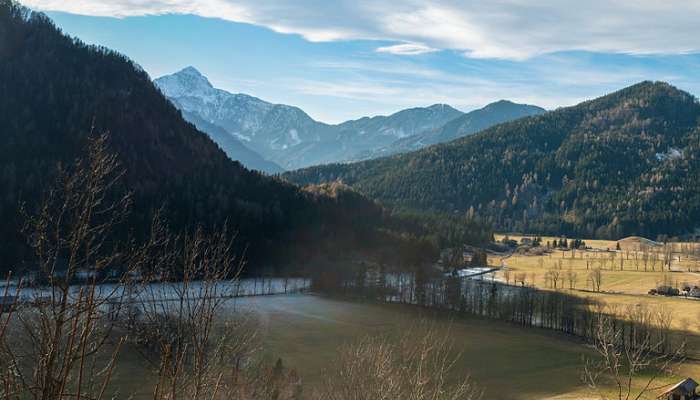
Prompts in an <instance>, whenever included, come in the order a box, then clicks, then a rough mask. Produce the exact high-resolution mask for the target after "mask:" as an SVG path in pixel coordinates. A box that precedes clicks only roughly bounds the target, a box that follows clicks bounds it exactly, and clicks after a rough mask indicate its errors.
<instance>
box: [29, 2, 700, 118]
mask: <svg viewBox="0 0 700 400" xmlns="http://www.w3.org/2000/svg"><path fill="white" fill-rule="evenodd" d="M23 4H25V5H26V6H29V7H31V8H32V9H35V10H40V11H44V12H46V13H47V14H48V15H49V16H50V17H52V18H53V19H54V21H55V22H56V24H57V25H58V26H59V27H61V28H62V29H63V30H64V31H65V32H66V33H68V34H71V35H74V36H78V37H79V38H81V39H82V40H83V41H85V42H87V43H92V44H99V45H103V46H106V47H109V48H112V49H115V50H118V51H120V52H122V53H124V54H126V55H127V56H129V57H130V58H131V59H132V60H134V62H136V63H137V64H139V65H140V66H141V67H143V68H144V69H145V70H146V71H147V72H148V73H149V74H150V75H151V77H152V78H157V77H159V76H162V75H164V74H170V73H173V72H176V71H178V70H180V69H182V68H185V67H187V66H194V67H195V68H197V69H198V70H199V71H201V72H202V73H203V74H204V75H206V76H207V77H208V78H209V80H210V81H211V82H212V84H213V85H214V86H216V87H219V88H222V89H225V90H228V91H230V92H233V93H246V94H250V95H253V96H256V97H259V98H261V99H263V100H266V101H270V102H273V103H283V104H290V105H295V106H298V107H300V108H302V109H303V110H304V111H306V112H307V113H308V114H309V115H311V116H312V117H313V118H315V119H317V120H319V121H323V122H329V123H338V122H342V121H344V120H348V119H356V118H360V117H362V116H373V115H386V114H391V113H393V112H396V111H399V110H401V109H404V108H408V107H420V106H428V105H431V104H435V103H446V104H450V105H451V106H453V107H455V108H458V109H460V110H463V111H469V110H471V109H475V108H479V107H482V106H484V105H486V104H488V103H490V102H493V101H496V100H500V99H508V100H512V101H516V102H521V103H529V104H535V105H539V106H541V107H545V108H547V109H554V108H557V107H561V106H568V105H573V104H576V103H578V102H580V101H583V100H587V99H591V98H595V97H598V96H601V95H604V94H606V93H609V92H612V91H615V90H617V89H621V88H623V87H625V86H629V85H631V84H634V83H637V82H639V81H642V80H662V81H667V82H670V83H672V84H674V85H676V86H678V87H679V88H681V89H683V90H686V91H688V92H690V93H692V94H694V95H696V96H697V95H698V94H700V40H697V38H698V37H700V23H698V21H700V1H697V0H665V1H663V2H662V1H658V0H653V1H652V0H615V1H610V0H586V1H585V2H580V1H578V2H574V1H570V0H568V1H565V0H489V1H484V0H482V1H476V0H422V1H418V0H400V1H397V0H25V1H23Z"/></svg>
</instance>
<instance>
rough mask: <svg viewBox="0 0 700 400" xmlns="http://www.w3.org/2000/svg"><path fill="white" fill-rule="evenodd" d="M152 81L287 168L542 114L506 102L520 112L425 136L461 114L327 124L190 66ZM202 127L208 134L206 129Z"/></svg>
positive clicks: (445, 110) (428, 112)
mask: <svg viewBox="0 0 700 400" xmlns="http://www.w3.org/2000/svg"><path fill="white" fill-rule="evenodd" d="M154 82H155V84H156V85H157V86H158V87H159V88H160V90H161V91H162V92H163V94H165V95H166V96H167V97H168V98H169V99H170V100H171V101H172V102H173V103H174V104H175V105H176V106H177V107H178V108H179V109H180V110H182V111H183V112H184V115H185V117H186V118H188V117H192V116H197V117H199V118H200V120H201V121H206V122H208V123H210V124H213V125H215V126H218V127H220V128H222V129H223V130H224V131H226V132H228V133H229V134H230V135H232V136H235V137H236V138H237V139H238V140H239V141H240V142H242V143H243V144H244V145H245V146H246V147H249V148H250V149H251V150H253V151H254V152H256V153H257V154H259V155H260V156H261V157H262V158H264V159H266V160H269V161H271V162H273V163H276V164H278V165H280V166H282V167H283V168H285V169H290V170H291V169H296V168H302V167H307V166H311V165H319V164H327V163H333V162H341V161H351V160H356V159H358V158H369V157H378V156H381V155H383V154H382V153H377V149H385V148H387V149H393V148H394V146H398V147H396V148H397V150H391V151H392V152H399V151H406V150H412V149H415V148H419V147H422V143H423V142H425V143H427V144H432V143H435V142H436V141H438V140H441V139H443V138H444V137H448V136H449V135H452V134H454V135H466V134H470V133H473V132H475V130H474V129H478V128H483V127H488V126H491V125H493V124H495V123H498V122H503V121H507V120H510V119H512V118H514V117H519V116H524V115H531V114H532V113H536V112H543V111H544V110H542V109H539V108H538V107H534V106H521V105H515V104H513V103H510V104H511V105H512V107H514V108H517V109H518V111H515V112H512V111H507V112H505V113H504V115H503V117H502V118H501V117H498V116H497V115H496V114H497V113H498V112H499V111H496V112H494V113H491V114H490V115H488V118H487V119H484V120H483V121H482V120H481V119H480V118H481V117H480V116H481V114H484V115H485V114H487V113H486V112H481V113H476V112H472V113H469V114H466V115H472V118H471V120H470V119H468V120H466V122H465V124H467V125H471V126H473V128H472V127H469V126H467V127H465V128H463V129H462V130H461V131H458V132H454V133H453V132H449V133H446V134H437V133H433V134H431V133H429V132H437V130H439V128H441V127H443V126H445V124H447V123H448V122H452V121H454V120H456V119H458V118H460V117H463V116H464V115H465V114H464V113H462V112H460V111H458V110H456V109H454V108H452V107H450V106H449V105H446V104H435V105H432V106H429V107H416V108H410V109H406V110H402V111H399V112H397V113H394V114H392V115H389V116H376V117H364V118H360V119H357V120H352V121H346V122H343V123H341V124H337V125H329V124H325V123H322V122H318V121H315V120H313V119H312V118H311V117H310V116H309V115H307V114H306V113H305V112H304V111H302V110H301V109H299V108H297V107H293V106H288V105H282V104H271V103H268V102H266V101H263V100H260V99H258V98H256V97H253V96H249V95H245V94H233V93H229V92H226V91H224V90H221V89H217V88H214V87H213V85H212V84H211V83H210V82H209V80H208V79H207V78H206V77H205V76H204V75H202V74H201V73H200V72H199V71H197V70H196V69H195V68H193V67H187V68H185V69H183V70H181V71H179V72H176V73H174V74H171V75H166V76H163V77H160V78H158V79H156V80H155V81H154ZM486 108H488V106H487V107H486ZM486 108H484V109H482V110H486ZM495 108H496V109H497V110H500V109H501V108H500V107H495ZM521 108H522V109H521ZM474 113H476V114H474ZM190 121H191V122H195V121H193V120H192V119H190ZM200 125H202V124H200ZM198 126H199V125H198ZM200 127H202V126H200ZM202 129H204V130H205V131H207V129H206V128H204V127H202ZM418 136H420V137H423V136H425V138H424V139H422V140H416V141H413V144H412V145H409V146H408V147H407V148H406V149H405V148H404V147H405V146H402V145H401V141H402V140H406V141H410V139H411V138H413V137H418ZM395 143H397V144H396V145H395ZM427 144H426V145H427ZM232 154H233V153H232ZM233 156H234V157H235V156H236V155H235V154H233ZM244 163H245V162H244ZM266 171H268V172H270V170H266Z"/></svg>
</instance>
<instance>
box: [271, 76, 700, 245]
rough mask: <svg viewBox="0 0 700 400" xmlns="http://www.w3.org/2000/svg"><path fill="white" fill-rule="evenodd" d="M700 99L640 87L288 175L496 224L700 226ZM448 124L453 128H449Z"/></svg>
mask: <svg viewBox="0 0 700 400" xmlns="http://www.w3.org/2000/svg"><path fill="white" fill-rule="evenodd" d="M699 121H700V104H699V103H698V100H697V99H695V98H694V97H693V96H692V95H690V94H688V93H686V92H684V91H682V90H679V89H677V88H675V87H673V86H671V85H669V84H667V83H663V82H648V81H645V82H641V83H639V84H637V85H633V86H631V87H628V88H625V89H623V90H620V91H617V92H614V93H611V94H609V95H606V96H603V97H600V98H598V99H594V100H591V101H586V102H583V103H581V104H578V105H576V106H572V107H566V108H560V109H557V110H555V111H551V112H548V113H546V114H543V115H537V116H532V117H526V118H522V119H518V120H515V121H512V122H508V123H503V124H500V125H496V126H494V127H492V128H489V129H486V130H483V131H481V132H480V133H477V134H474V135H471V136H468V137H465V138H460V139H457V140H454V141H452V142H449V143H444V144H438V145H435V146H431V147H428V148H424V149H422V150H418V151H415V152H411V153H406V154H400V155H395V156H391V157H385V158H380V159H374V160H369V161H363V162H358V163H352V164H334V165H327V166H318V167H311V168H307V169H303V170H299V171H295V172H290V173H287V174H286V175H285V177H286V178H287V179H289V180H290V181H292V182H295V183H297V184H302V185H303V184H308V183H318V182H324V181H334V180H340V181H342V182H344V183H345V184H349V185H351V186H352V187H354V188H355V189H357V190H359V191H360V192H362V193H364V194H366V195H368V196H369V197H372V198H374V199H378V200H380V201H382V202H383V203H385V204H388V205H391V206H393V207H398V208H408V209H418V210H438V211H442V212H449V213H452V214H454V213H458V214H466V215H468V216H469V217H470V218H475V219H479V220H481V221H484V222H486V223H488V224H491V225H492V226H494V227H495V228H496V229H500V230H504V231H517V232H540V233H550V234H569V235H577V236H578V237H604V238H619V237H622V236H625V235H630V234H641V235H648V236H651V237H657V236H659V235H667V234H672V235H676V234H684V233H692V232H694V231H696V230H698V229H699V228H700V222H698V221H700V185H698V182H700V125H699ZM445 130H446V131H450V130H449V129H448V128H446V129H445Z"/></svg>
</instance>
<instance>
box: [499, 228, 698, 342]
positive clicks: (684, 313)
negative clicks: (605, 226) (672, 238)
mask: <svg viewBox="0 0 700 400" xmlns="http://www.w3.org/2000/svg"><path fill="white" fill-rule="evenodd" d="M503 237H504V235H496V240H501V239H503ZM508 237H509V238H510V239H513V240H517V241H518V242H520V241H521V239H522V238H523V236H514V235H509V236H508ZM527 237H532V236H527ZM553 240H555V238H553V237H542V243H543V244H544V243H547V242H551V241H553ZM584 241H585V243H586V245H587V246H589V247H591V248H592V249H590V250H573V251H572V250H566V251H563V250H561V249H553V250H550V251H547V252H544V253H543V254H536V253H534V252H532V251H531V252H518V251H516V252H514V253H513V254H512V255H510V256H505V257H504V256H499V255H491V256H490V257H489V263H491V264H493V265H503V266H504V267H505V268H503V269H502V270H501V271H499V272H498V273H497V279H499V280H502V281H507V282H509V283H511V284H513V283H515V282H516V281H518V284H521V282H520V281H521V280H522V279H524V280H525V283H526V284H527V285H533V286H535V287H537V288H540V289H547V290H565V291H567V292H570V293H572V294H575V295H579V296H582V297H589V298H594V299H596V300H601V301H604V302H606V303H607V304H609V305H613V306H617V307H618V309H619V310H620V312H621V313H624V311H625V309H626V308H627V307H629V306H638V305H649V306H662V307H664V308H667V309H668V310H669V311H670V312H671V314H672V315H673V321H672V326H673V328H675V329H678V330H684V331H689V332H692V333H696V334H700V300H696V299H692V298H688V297H685V296H675V297H670V296H668V297H667V296H661V295H650V294H649V291H650V290H651V289H655V288H657V287H658V286H670V287H673V288H678V289H682V288H683V287H691V288H692V287H693V286H700V272H699V271H700V259H699V258H698V256H697V252H695V253H694V254H693V252H692V251H690V252H688V251H687V250H688V248H691V249H694V247H693V246H696V244H689V243H674V244H672V246H673V251H674V252H673V255H672V256H671V259H672V261H671V263H670V264H671V267H670V270H669V268H668V265H667V264H666V263H665V257H667V255H665V254H664V252H663V247H659V246H657V247H654V248H650V249H647V250H636V249H634V248H632V249H628V250H625V247H624V245H623V247H622V250H619V251H615V249H616V243H617V242H615V241H606V240H587V239H584ZM608 250H610V251H608ZM645 252H646V255H645V254H644V253H645ZM654 253H656V255H653V254H654ZM645 258H646V261H645V260H644V259H645ZM645 264H646V265H645ZM665 264H666V265H665ZM596 269H600V287H599V288H597V287H596V285H594V284H593V282H592V281H591V274H592V272H593V271H594V270H596ZM552 271H554V272H552ZM552 273H554V274H556V275H557V277H556V279H553V278H552ZM555 280H556V283H555V282H554V281H555ZM555 286H556V287H555ZM698 351H700V348H698Z"/></svg>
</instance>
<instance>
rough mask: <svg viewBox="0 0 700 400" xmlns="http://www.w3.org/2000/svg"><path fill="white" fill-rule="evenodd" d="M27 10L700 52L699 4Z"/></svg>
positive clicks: (410, 46) (488, 48)
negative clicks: (191, 16)
mask: <svg viewBox="0 0 700 400" xmlns="http://www.w3.org/2000/svg"><path fill="white" fill-rule="evenodd" d="M24 3H25V4H27V5H28V6H30V7H34V8H38V9H43V10H51V11H64V12H69V13H76V14H84V15H96V16H114V17H126V16H136V15H159V14H168V13H177V14H194V15H199V16H204V17H213V18H221V19H225V20H231V21H236V22H245V23H250V24H255V25H259V26H264V27H267V28H270V29H273V30H275V31H277V32H282V33H290V34H298V35H301V36H303V37H305V38H306V39H308V40H310V41H336V40H352V39H374V40H384V41H390V42H395V43H396V44H395V45H388V46H382V47H380V48H379V49H377V51H381V52H385V53H391V54H399V55H416V54H421V53H425V52H429V51H432V50H433V49H451V50H458V51H460V52H462V53H463V54H465V55H467V56H468V57H473V58H495V59H512V60H522V59H527V58H530V57H533V56H536V55H540V54H546V53H553V52H561V51H573V50H582V51H592V52H612V53H626V54H683V53H692V52H698V51H700V41H698V40H697V37H699V36H700V24H698V22H697V21H700V2H698V1H689V0H666V1H663V2H661V1H657V0H617V1H614V2H611V1H609V0H588V1H585V2H578V3H576V5H575V7H574V6H572V3H571V2H569V1H561V0H527V1H526V0H493V1H489V2H484V1H477V0H423V1H419V0H406V1H404V2H400V3H397V2H395V1H389V0H374V1H370V0H336V1H327V0H297V1H289V0H155V1H154V0H70V1H67V0H24Z"/></svg>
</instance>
